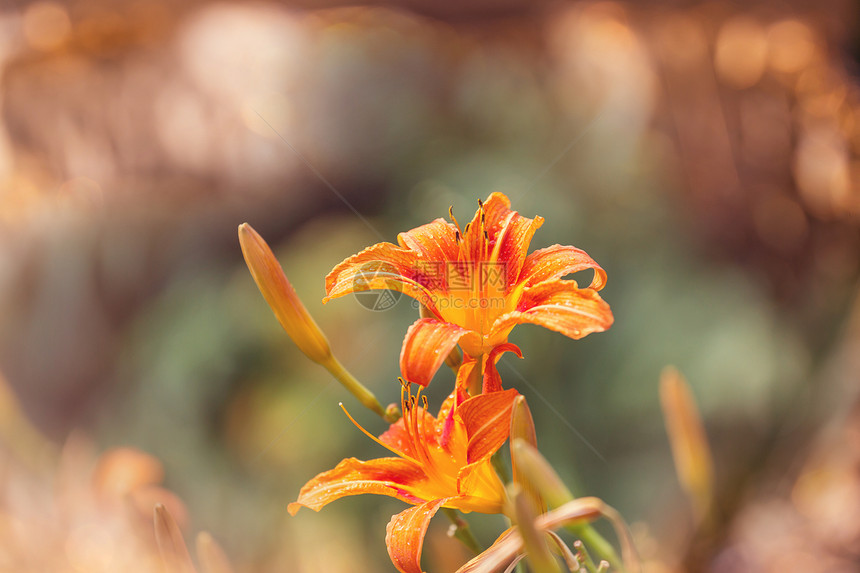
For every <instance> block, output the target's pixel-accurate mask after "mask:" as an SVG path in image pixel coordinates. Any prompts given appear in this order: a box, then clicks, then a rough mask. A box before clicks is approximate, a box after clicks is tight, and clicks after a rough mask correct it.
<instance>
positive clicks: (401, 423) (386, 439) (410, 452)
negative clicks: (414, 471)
mask: <svg viewBox="0 0 860 573" xmlns="http://www.w3.org/2000/svg"><path fill="white" fill-rule="evenodd" d="M414 408H415V412H414V413H413V414H412V416H419V415H421V414H423V415H424V419H423V420H421V422H420V423H419V424H418V426H419V427H422V428H426V430H427V435H426V436H421V439H425V438H426V440H428V441H429V442H431V443H434V444H435V440H436V436H435V433H434V430H433V429H434V428H435V427H436V419H435V418H434V417H433V415H432V414H430V412H427V411H425V410H424V408H422V407H421V406H417V405H416V406H414ZM419 419H420V418H419ZM406 423H407V416H403V417H401V418H400V419H399V420H397V421H396V422H394V423H393V424H391V426H389V428H388V429H387V430H386V431H385V432H384V433H383V434H382V435H380V436H379V441H380V442H382V444H383V445H384V446H387V447H388V448H391V449H392V450H393V451H394V453H402V454H403V455H404V456H408V457H412V458H413V459H416V460H417V459H418V458H417V457H416V453H415V451H414V448H413V440H414V438H413V437H411V435H410V433H409V432H408V431H407V430H406V427H405V425H406Z"/></svg>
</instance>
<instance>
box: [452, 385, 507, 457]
mask: <svg viewBox="0 0 860 573" xmlns="http://www.w3.org/2000/svg"><path fill="white" fill-rule="evenodd" d="M517 395H518V393H517V391H516V390H514V389H513V388H511V389H510V390H503V391H501V392H491V393H489V394H481V395H479V396H474V397H472V398H469V399H468V400H466V401H465V402H463V403H462V404H460V406H459V407H458V408H457V412H456V413H457V415H459V416H460V419H461V420H463V424H464V425H465V426H466V435H467V436H468V437H469V445H468V450H467V453H466V459H467V461H468V462H469V463H470V464H471V463H473V462H476V461H479V460H481V459H483V458H486V457H489V456H491V455H493V454H494V453H496V450H498V449H499V448H500V447H502V444H504V443H505V440H507V439H508V433H509V432H510V429H511V408H512V406H513V402H514V398H516V397H517Z"/></svg>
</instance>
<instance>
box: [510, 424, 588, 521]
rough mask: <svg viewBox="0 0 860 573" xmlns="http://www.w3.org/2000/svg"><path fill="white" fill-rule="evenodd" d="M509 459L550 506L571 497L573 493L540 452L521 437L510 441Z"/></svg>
mask: <svg viewBox="0 0 860 573" xmlns="http://www.w3.org/2000/svg"><path fill="white" fill-rule="evenodd" d="M511 459H512V460H513V463H514V464H515V467H516V468H517V472H518V473H519V475H520V476H521V477H520V479H521V481H522V483H526V484H529V486H530V487H532V488H534V489H535V490H536V491H537V492H538V493H539V494H540V495H541V497H542V498H543V499H544V500H546V503H547V504H548V505H549V506H550V507H558V506H560V505H563V504H565V503H567V502H568V501H570V500H572V499H573V494H572V493H571V492H570V490H569V489H567V486H566V485H564V482H562V481H561V478H560V477H558V474H557V473H555V470H554V469H553V468H552V466H551V465H550V464H549V462H548V461H546V458H544V457H543V456H542V455H541V454H540V452H538V451H537V449H535V448H534V447H533V446H532V445H531V444H529V443H528V442H526V441H525V440H524V439H522V438H516V439H514V440H513V441H512V442H511Z"/></svg>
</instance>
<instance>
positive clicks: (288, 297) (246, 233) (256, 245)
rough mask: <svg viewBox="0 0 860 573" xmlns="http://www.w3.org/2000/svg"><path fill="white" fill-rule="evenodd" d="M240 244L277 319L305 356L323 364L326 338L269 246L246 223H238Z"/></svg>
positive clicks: (329, 349)
mask: <svg viewBox="0 0 860 573" xmlns="http://www.w3.org/2000/svg"><path fill="white" fill-rule="evenodd" d="M239 244H240V245H241V247H242V254H243V255H244V257H245V262H246V263H247V264H248V269H249V270H250V271H251V276H253V277H254V282H256V283H257V288H259V289H260V292H261V293H262V294H263V298H265V299H266V302H267V303H269V307H271V309H272V311H273V312H274V313H275V316H276V317H277V319H278V322H280V323H281V326H283V327H284V330H286V331H287V334H288V335H290V338H292V339H293V342H295V343H296V346H298V347H299V350H301V351H302V352H304V353H305V355H306V356H307V357H308V358H310V359H311V360H313V361H314V362H319V363H320V364H323V363H325V362H326V361H327V360H328V359H329V358H330V357H331V348H329V344H328V340H326V337H325V334H323V332H322V330H320V327H319V326H317V323H316V322H315V321H314V319H313V318H312V317H311V315H310V314H309V313H308V311H307V309H306V308H305V305H304V304H302V301H301V300H300V299H299V296H298V295H297V294H296V291H295V289H294V288H293V285H291V284H290V281H289V280H287V276H286V275H285V274H284V270H283V269H282V268H281V265H280V264H279V263H278V260H277V259H276V258H275V255H274V254H273V253H272V250H271V249H270V248H269V245H267V244H266V241H264V240H263V238H262V237H261V236H260V235H259V233H257V231H255V230H254V229H253V228H252V227H251V226H250V225H249V224H248V223H242V224H241V225H239Z"/></svg>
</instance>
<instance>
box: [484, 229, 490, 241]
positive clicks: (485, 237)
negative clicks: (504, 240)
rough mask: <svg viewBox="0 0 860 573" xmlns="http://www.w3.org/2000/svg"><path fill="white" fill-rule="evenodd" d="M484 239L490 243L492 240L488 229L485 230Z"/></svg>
mask: <svg viewBox="0 0 860 573" xmlns="http://www.w3.org/2000/svg"><path fill="white" fill-rule="evenodd" d="M484 239H485V240H487V241H489V240H490V235H488V234H487V230H486V229H484Z"/></svg>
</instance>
